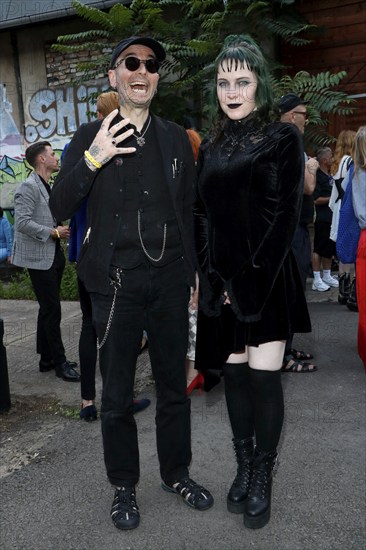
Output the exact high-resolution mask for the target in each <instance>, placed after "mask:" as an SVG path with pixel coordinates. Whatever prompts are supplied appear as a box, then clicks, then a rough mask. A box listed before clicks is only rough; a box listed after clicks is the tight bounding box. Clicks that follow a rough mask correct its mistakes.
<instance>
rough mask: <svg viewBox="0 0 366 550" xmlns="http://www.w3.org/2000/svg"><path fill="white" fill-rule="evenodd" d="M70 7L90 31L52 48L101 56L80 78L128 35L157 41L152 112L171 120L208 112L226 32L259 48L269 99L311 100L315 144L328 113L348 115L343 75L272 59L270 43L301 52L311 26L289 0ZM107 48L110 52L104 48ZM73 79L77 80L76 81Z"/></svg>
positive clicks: (91, 73)
mask: <svg viewBox="0 0 366 550" xmlns="http://www.w3.org/2000/svg"><path fill="white" fill-rule="evenodd" d="M72 5H73V7H74V9H75V11H76V13H77V15H79V16H80V17H81V18H82V19H84V20H87V21H88V22H89V23H91V24H93V25H95V27H96V28H94V29H91V30H88V31H83V32H80V33H77V34H72V35H64V36H60V37H58V39H57V44H54V45H53V48H54V49H55V50H57V51H60V52H68V51H85V50H88V49H89V48H90V49H93V50H97V51H99V52H100V56H99V57H98V59H97V60H90V61H87V62H83V63H80V64H79V66H78V70H81V71H83V75H82V77H80V80H82V81H85V80H88V79H95V78H98V77H100V74H105V75H107V71H108V66H109V60H110V49H111V48H112V47H113V46H114V45H115V44H116V43H117V42H118V41H119V40H120V39H121V38H122V37H125V36H129V35H134V34H137V35H152V36H154V37H155V38H157V39H158V40H160V41H161V42H162V43H163V45H164V47H165V49H166V51H167V53H168V58H167V60H166V61H165V62H164V64H163V70H162V78H161V81H160V84H159V94H158V96H157V98H156V99H155V100H154V101H155V103H154V111H155V112H156V113H157V114H160V115H162V116H164V117H166V118H169V119H171V120H175V121H176V122H178V123H182V122H183V118H184V116H185V115H190V116H193V117H196V118H197V119H198V120H199V121H200V122H199V124H198V126H199V127H202V125H205V124H206V123H207V121H209V120H210V116H211V115H212V106H211V103H210V99H211V96H212V85H213V74H212V61H213V59H215V57H216V55H217V53H218V51H219V50H220V48H221V46H222V43H223V40H224V38H225V36H227V35H228V34H238V33H240V34H245V33H247V34H251V35H252V36H253V37H254V38H255V39H256V40H257V41H258V42H260V43H261V44H262V46H263V50H264V52H265V53H266V54H267V57H268V59H269V61H270V63H271V66H272V71H273V86H274V90H275V93H276V97H277V98H279V97H280V96H281V95H282V94H283V93H286V92H289V91H293V92H298V93H301V94H302V96H304V97H305V98H306V99H307V100H309V101H311V108H310V109H309V113H310V120H309V123H310V124H309V126H308V127H307V130H306V134H307V140H308V141H310V142H312V143H314V144H315V145H320V144H323V143H328V142H330V141H332V139H333V138H332V136H329V135H328V134H327V133H326V127H327V124H328V119H327V117H328V115H329V114H330V113H332V114H337V115H347V114H350V113H351V112H352V110H353V108H352V105H353V100H352V99H351V98H350V97H348V95H347V94H345V93H342V92H340V91H339V90H337V87H338V86H339V83H340V82H341V80H342V79H343V78H344V77H345V76H346V73H345V72H344V71H340V72H338V73H336V74H330V73H329V72H324V73H319V74H317V75H309V74H308V73H306V72H304V71H301V72H298V73H296V74H295V76H292V77H290V76H288V75H286V74H284V73H285V70H286V68H285V67H282V66H281V65H280V64H279V63H278V61H275V60H274V59H275V58H276V55H275V52H276V46H277V44H278V42H279V41H285V42H288V43H290V44H292V45H296V46H299V47H301V46H302V45H304V44H307V43H309V41H311V37H310V34H309V33H311V32H312V31H313V30H314V29H315V26H314V25H310V24H309V23H308V22H307V21H306V20H305V19H304V18H303V17H302V16H301V15H300V14H299V12H297V10H296V7H295V0H272V1H263V0H262V1H256V0H156V1H154V0H133V1H132V2H131V3H130V4H129V6H125V5H122V4H119V3H117V4H115V5H114V6H113V7H112V8H111V9H110V10H109V12H105V11H101V10H98V9H96V8H93V7H90V6H86V5H85V4H83V3H82V2H80V1H79V0H72ZM108 48H109V51H108ZM76 82H78V81H76Z"/></svg>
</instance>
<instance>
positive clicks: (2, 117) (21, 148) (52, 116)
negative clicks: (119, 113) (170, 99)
mask: <svg viewBox="0 0 366 550" xmlns="http://www.w3.org/2000/svg"><path fill="white" fill-rule="evenodd" d="M105 89H107V84H105V83H104V85H103V84H101V85H100V86H85V85H80V86H77V87H75V86H68V87H66V88H59V89H50V88H45V89H41V90H38V91H37V92H35V93H34V94H33V95H32V96H31V97H30V99H29V101H28V103H27V105H25V114H24V116H25V121H26V123H25V128H24V132H22V129H20V128H18V127H17V125H16V123H15V121H14V119H13V116H12V112H13V106H12V104H11V102H10V101H9V100H8V99H7V97H6V86H5V85H4V84H2V83H0V206H2V207H3V208H4V209H8V210H7V211H6V214H7V216H8V218H9V219H10V220H12V212H11V209H12V207H13V196H14V191H15V189H16V186H17V184H18V183H20V182H21V181H24V179H26V178H27V177H28V175H29V173H30V168H29V167H28V166H27V164H26V162H25V159H24V152H25V150H26V148H27V147H28V146H29V145H31V144H32V143H35V142H37V141H41V140H46V141H49V142H50V143H51V144H52V147H53V149H54V150H55V151H56V152H57V153H58V155H61V152H62V150H63V148H64V146H65V144H66V143H68V142H69V141H70V139H71V138H72V136H73V134H74V133H75V131H76V129H77V128H78V127H79V126H80V124H83V123H85V122H88V121H89V120H91V119H92V113H94V112H95V106H94V105H93V104H92V103H89V101H87V98H88V97H90V95H91V94H98V93H100V92H102V91H104V90H105Z"/></svg>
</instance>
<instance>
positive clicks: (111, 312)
mask: <svg viewBox="0 0 366 550" xmlns="http://www.w3.org/2000/svg"><path fill="white" fill-rule="evenodd" d="M121 273H122V269H120V268H117V270H116V279H117V281H111V282H110V284H111V285H113V286H114V296H113V300H112V305H111V309H110V310H109V317H108V321H107V326H106V329H105V333H104V336H103V340H102V341H101V343H100V344H99V340H98V338H97V350H98V351H99V350H100V349H101V348H102V347H103V346H104V344H105V343H106V340H107V338H108V334H109V330H110V328H111V325H112V320H113V315H114V308H115V305H116V298H117V291H118V289H119V288H121V286H122V282H121Z"/></svg>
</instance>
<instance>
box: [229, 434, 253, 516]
mask: <svg viewBox="0 0 366 550" xmlns="http://www.w3.org/2000/svg"><path fill="white" fill-rule="evenodd" d="M233 445H234V451H235V456H236V461H237V464H238V469H237V473H236V477H235V479H234V481H233V483H232V485H231V487H230V491H229V493H228V495H227V509H228V510H229V512H232V513H233V514H242V513H243V512H244V505H245V500H246V498H247V496H248V493H249V486H250V480H251V477H252V468H253V453H254V445H253V438H252V437H248V438H247V439H235V438H234V439H233Z"/></svg>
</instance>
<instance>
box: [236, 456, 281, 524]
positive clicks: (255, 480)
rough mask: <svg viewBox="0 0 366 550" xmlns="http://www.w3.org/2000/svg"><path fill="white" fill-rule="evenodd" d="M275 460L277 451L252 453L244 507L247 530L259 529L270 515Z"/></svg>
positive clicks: (267, 520)
mask: <svg viewBox="0 0 366 550" xmlns="http://www.w3.org/2000/svg"><path fill="white" fill-rule="evenodd" d="M276 459H277V451H272V452H270V453H261V452H260V451H258V450H257V449H256V450H255V453H254V463H253V473H252V478H251V482H250V488H249V495H248V498H247V499H246V501H245V505H244V525H245V527H249V529H260V528H261V527H264V526H265V525H266V524H267V523H268V522H269V518H270V515H271V493H272V472H273V468H274V465H275V463H276Z"/></svg>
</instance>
